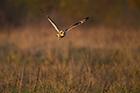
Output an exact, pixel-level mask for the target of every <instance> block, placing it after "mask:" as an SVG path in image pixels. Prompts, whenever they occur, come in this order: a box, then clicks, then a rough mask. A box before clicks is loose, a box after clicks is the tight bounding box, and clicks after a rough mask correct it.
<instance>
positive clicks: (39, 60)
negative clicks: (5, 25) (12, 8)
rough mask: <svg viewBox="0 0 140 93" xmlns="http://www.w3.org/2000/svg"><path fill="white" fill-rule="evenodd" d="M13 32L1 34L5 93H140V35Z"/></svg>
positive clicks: (0, 78)
mask: <svg viewBox="0 0 140 93" xmlns="http://www.w3.org/2000/svg"><path fill="white" fill-rule="evenodd" d="M10 30H11V31H9V33H7V32H1V33H0V42H1V44H0V93H139V92H140V87H139V86H140V68H139V67H140V42H139V40H140V37H139V35H140V31H138V30H129V31H125V30H127V29H123V30H122V29H120V30H119V29H117V30H114V29H106V28H103V27H100V28H94V29H93V28H89V29H87V30H88V31H86V30H85V29H82V30H80V29H75V30H77V31H73V32H72V31H71V32H69V34H68V35H67V37H65V38H64V39H62V40H57V38H56V37H55V32H54V31H53V29H47V30H46V28H45V27H39V28H36V27H34V28H33V27H24V28H18V29H10ZM79 30H80V31H79ZM49 31H50V32H51V31H52V33H49Z"/></svg>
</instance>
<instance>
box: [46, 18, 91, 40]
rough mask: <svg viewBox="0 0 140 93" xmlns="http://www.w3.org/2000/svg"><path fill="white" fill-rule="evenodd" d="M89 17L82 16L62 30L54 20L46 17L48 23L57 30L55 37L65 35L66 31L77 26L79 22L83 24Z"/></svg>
mask: <svg viewBox="0 0 140 93" xmlns="http://www.w3.org/2000/svg"><path fill="white" fill-rule="evenodd" d="M88 19H89V17H86V18H83V19H82V20H81V21H78V22H77V23H75V24H73V25H71V26H70V27H69V28H67V29H65V30H64V31H63V30H59V29H58V26H57V25H56V24H55V23H54V21H53V20H52V19H51V18H50V17H48V20H49V21H50V23H51V24H52V25H53V27H54V28H55V30H56V31H57V37H58V38H59V39H60V38H63V37H64V36H65V35H66V32H67V31H69V30H71V29H73V28H75V27H77V26H79V25H80V24H83V23H84V22H86V21H87V20H88Z"/></svg>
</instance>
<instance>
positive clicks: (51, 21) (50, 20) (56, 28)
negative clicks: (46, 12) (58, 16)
mask: <svg viewBox="0 0 140 93" xmlns="http://www.w3.org/2000/svg"><path fill="white" fill-rule="evenodd" d="M48 20H49V22H50V23H51V24H52V25H53V27H54V28H55V30H56V31H57V32H59V29H58V27H57V25H56V24H55V23H54V21H53V20H52V19H51V18H50V17H48Z"/></svg>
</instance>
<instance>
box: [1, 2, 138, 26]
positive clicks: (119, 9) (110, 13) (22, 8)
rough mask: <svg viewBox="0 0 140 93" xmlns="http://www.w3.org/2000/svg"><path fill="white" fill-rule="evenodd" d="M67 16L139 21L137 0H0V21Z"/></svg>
mask: <svg viewBox="0 0 140 93" xmlns="http://www.w3.org/2000/svg"><path fill="white" fill-rule="evenodd" d="M52 13H54V14H56V15H61V16H63V17H64V18H65V19H67V20H71V19H72V18H77V17H80V18H81V17H83V16H91V17H92V18H93V19H94V20H95V22H96V23H122V22H126V23H136V24H139V21H140V0H1V1H0V25H4V24H15V25H17V24H20V23H23V22H25V21H29V20H30V21H32V20H41V19H42V18H44V17H45V16H46V15H48V14H52Z"/></svg>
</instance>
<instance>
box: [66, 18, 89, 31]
mask: <svg viewBox="0 0 140 93" xmlns="http://www.w3.org/2000/svg"><path fill="white" fill-rule="evenodd" d="M88 19H89V17H86V18H84V19H82V20H81V21H79V22H77V23H75V24H73V25H71V26H70V27H69V28H67V29H66V30H65V31H69V30H71V29H73V28H75V27H77V26H79V25H81V24H83V23H85V22H86V21H87V20H88Z"/></svg>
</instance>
